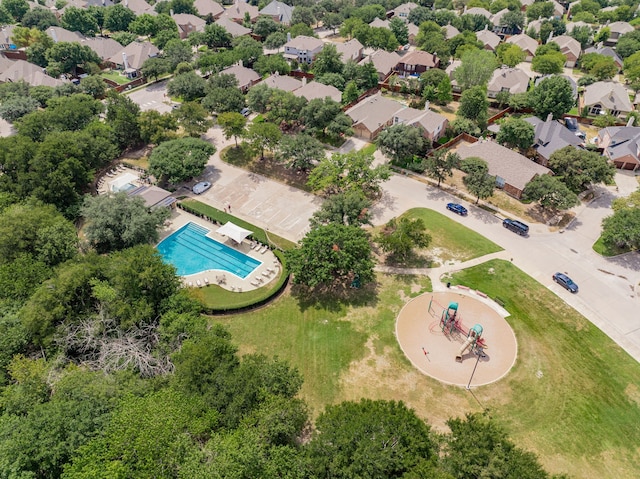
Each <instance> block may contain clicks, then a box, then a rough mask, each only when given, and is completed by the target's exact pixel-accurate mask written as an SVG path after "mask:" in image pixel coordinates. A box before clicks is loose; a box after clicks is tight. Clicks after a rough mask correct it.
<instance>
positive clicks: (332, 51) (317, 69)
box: [313, 43, 343, 76]
mask: <svg viewBox="0 0 640 479" xmlns="http://www.w3.org/2000/svg"><path fill="white" fill-rule="evenodd" d="M342 68H343V63H342V53H338V50H337V49H336V46H335V45H333V44H331V43H327V44H325V46H324V48H323V49H322V51H320V53H318V54H317V55H316V56H315V58H314V59H313V73H314V75H318V76H320V75H323V74H325V73H342Z"/></svg>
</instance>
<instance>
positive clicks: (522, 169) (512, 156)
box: [456, 140, 551, 199]
mask: <svg viewBox="0 0 640 479" xmlns="http://www.w3.org/2000/svg"><path fill="white" fill-rule="evenodd" d="M456 153H457V154H458V155H459V156H460V158H461V159H462V160H466V159H467V158H471V157H475V158H480V159H482V160H484V161H486V162H487V165H488V166H489V174H490V175H492V176H495V177H496V186H497V187H498V188H501V189H503V190H504V192H505V193H507V194H509V195H511V196H513V197H515V198H518V199H520V198H521V197H522V192H523V191H524V188H525V186H527V183H529V182H530V181H531V180H533V179H534V178H535V177H536V176H538V175H547V174H549V173H551V170H550V169H549V168H546V167H544V166H542V165H539V164H538V163H536V162H534V161H531V160H530V159H529V158H527V157H526V156H523V155H521V154H520V153H517V152H515V151H513V150H511V149H509V148H506V147H504V146H502V145H499V144H498V143H496V142H494V141H490V140H480V141H478V142H476V143H473V144H470V145H469V144H467V145H463V146H460V147H459V148H458V149H457V150H456Z"/></svg>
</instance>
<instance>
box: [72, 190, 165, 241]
mask: <svg viewBox="0 0 640 479" xmlns="http://www.w3.org/2000/svg"><path fill="white" fill-rule="evenodd" d="M81 212H82V216H84V218H85V219H86V221H87V225H86V227H85V235H86V238H87V240H88V241H89V243H90V244H91V245H92V246H93V247H94V248H96V250H97V251H98V252H101V253H104V252H108V251H115V250H119V249H124V248H129V247H131V246H134V245H137V244H145V243H155V242H157V241H158V227H159V226H160V225H161V224H162V223H163V222H164V221H165V220H166V219H167V218H168V217H169V216H170V215H171V212H170V211H169V210H168V209H167V208H155V209H152V210H149V208H147V206H146V205H145V204H144V200H143V199H142V198H140V197H139V196H128V195H127V194H126V193H117V194H115V195H108V196H104V195H103V196H87V197H86V198H85V201H84V204H83V206H82V210H81Z"/></svg>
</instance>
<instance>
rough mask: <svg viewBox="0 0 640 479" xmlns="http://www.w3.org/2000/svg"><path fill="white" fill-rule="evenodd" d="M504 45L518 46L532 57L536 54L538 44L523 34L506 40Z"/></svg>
mask: <svg viewBox="0 0 640 479" xmlns="http://www.w3.org/2000/svg"><path fill="white" fill-rule="evenodd" d="M506 43H513V44H514V45H518V46H519V47H520V48H522V49H523V50H524V51H525V52H530V53H531V54H532V55H533V54H535V53H536V49H537V48H538V42H537V41H536V40H534V39H533V38H531V37H530V36H529V35H525V34H524V33H521V34H520V35H514V36H512V37H509V38H507V40H506Z"/></svg>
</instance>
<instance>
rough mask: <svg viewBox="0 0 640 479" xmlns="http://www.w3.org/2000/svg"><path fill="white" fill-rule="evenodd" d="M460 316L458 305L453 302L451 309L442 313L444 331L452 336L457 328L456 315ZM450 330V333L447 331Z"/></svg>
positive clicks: (450, 304)
mask: <svg viewBox="0 0 640 479" xmlns="http://www.w3.org/2000/svg"><path fill="white" fill-rule="evenodd" d="M457 314H458V303H454V302H451V303H449V307H448V308H447V309H445V310H443V311H442V317H441V318H440V326H441V327H442V331H444V332H445V333H447V332H448V333H449V334H451V332H453V330H454V328H455V327H456V315H457ZM447 329H448V331H447Z"/></svg>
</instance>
